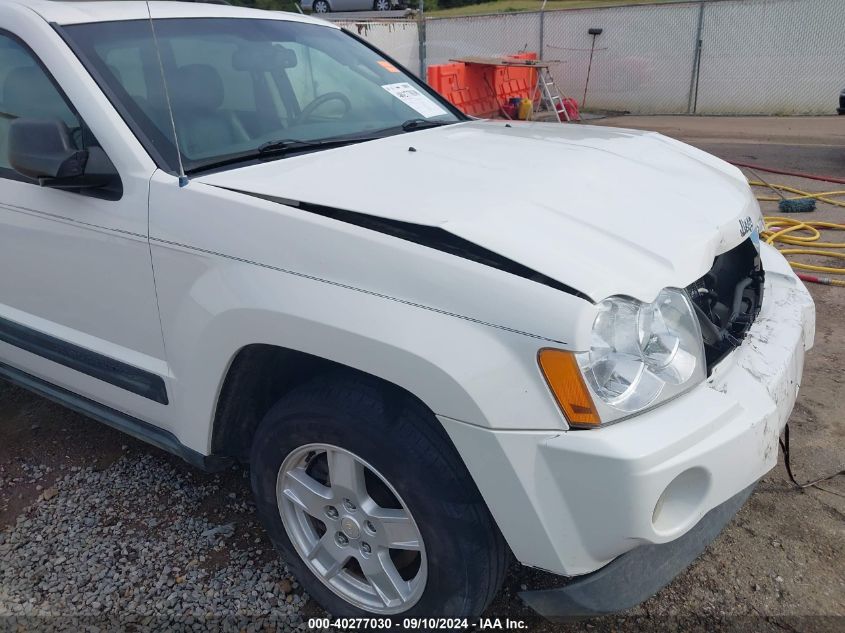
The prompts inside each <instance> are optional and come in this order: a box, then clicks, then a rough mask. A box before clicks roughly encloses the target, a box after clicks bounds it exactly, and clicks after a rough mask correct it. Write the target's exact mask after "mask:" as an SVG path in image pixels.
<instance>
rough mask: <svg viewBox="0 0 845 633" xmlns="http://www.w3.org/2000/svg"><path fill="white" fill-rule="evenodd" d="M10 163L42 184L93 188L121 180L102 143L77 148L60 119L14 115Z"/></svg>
mask: <svg viewBox="0 0 845 633" xmlns="http://www.w3.org/2000/svg"><path fill="white" fill-rule="evenodd" d="M9 164H10V165H11V166H12V169H14V170H15V171H16V172H18V173H19V174H21V175H23V176H26V177H27V178H32V179H34V180H37V181H38V184H39V185H41V186H42V187H55V188H57V189H91V188H100V187H109V186H110V185H113V184H114V183H115V182H116V181H117V182H119V181H120V177H119V176H118V174H117V170H116V169H115V167H114V165H113V164H112V162H111V161H110V160H109V158H108V156H106V153H105V152H104V151H103V150H102V149H101V148H99V147H92V148H90V149H87V150H86V149H81V150H80V149H76V148H74V147H73V144H72V143H71V140H70V131H69V130H68V127H67V125H66V124H65V123H64V121H62V120H60V119H26V118H21V119H15V120H14V121H12V124H11V125H10V126H9Z"/></svg>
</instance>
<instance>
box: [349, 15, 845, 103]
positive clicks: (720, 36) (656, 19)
mask: <svg viewBox="0 0 845 633" xmlns="http://www.w3.org/2000/svg"><path fill="white" fill-rule="evenodd" d="M538 4H539V2H538ZM343 26H346V28H349V29H350V30H352V31H353V32H357V33H359V34H360V35H362V36H363V37H365V38H367V39H369V40H370V41H372V42H373V43H374V44H375V45H376V46H378V47H380V48H383V49H384V50H385V51H387V52H388V53H390V54H391V55H393V56H395V57H396V58H397V59H398V61H400V62H401V63H402V64H404V65H405V66H406V67H407V68H410V69H412V70H414V71H415V72H417V71H418V72H419V73H420V75H421V76H422V77H425V68H426V66H428V65H431V64H446V63H449V61H450V60H452V59H455V58H459V57H467V56H484V57H490V56H499V55H508V54H514V53H521V52H525V51H536V52H539V53H540V56H541V57H542V58H543V59H546V60H553V61H554V63H553V65H552V74H553V75H554V78H555V80H556V83H557V86H558V88H559V89H560V90H561V92H562V93H563V94H565V95H566V96H569V97H573V98H575V99H576V100H577V101H578V102H579V103H582V102H583V101H586V106H587V108H588V109H597V110H615V111H628V112H632V113H638V114H687V113H690V114H692V113H695V114H832V113H833V112H834V111H835V107H836V100H837V96H838V94H839V92H840V91H841V89H842V88H845V0H703V1H690V2H677V3H668V4H643V5H627V6H618V7H604V8H596V9H568V10H562V11H545V12H539V11H538V12H535V13H502V14H497V15H481V16H468V17H460V18H428V19H426V20H425V24H424V28H419V23H418V22H415V21H384V22H349V23H343ZM589 29H602V32H601V34H600V35H597V36H595V37H593V36H592V35H590V34H589V33H588V31H589ZM420 37H422V38H423V41H422V45H423V46H420V44H421V42H420ZM421 50H422V51H423V57H422V59H421V58H420V51H421ZM591 55H592V62H591V61H590V58H591ZM588 69H589V82H588V78H587V74H588ZM585 88H586V99H585Z"/></svg>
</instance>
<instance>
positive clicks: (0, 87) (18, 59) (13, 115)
mask: <svg viewBox="0 0 845 633" xmlns="http://www.w3.org/2000/svg"><path fill="white" fill-rule="evenodd" d="M19 117H27V118H58V119H61V120H62V121H64V122H65V124H67V126H68V128H69V129H70V131H71V139H72V140H73V142H74V143H75V144H76V146H77V148H78V149H81V148H82V145H83V141H82V126H81V125H80V121H79V117H78V116H77V115H76V113H75V112H73V110H71V108H70V107H69V106H68V104H67V102H66V101H65V99H64V97H63V96H62V95H61V93H60V92H59V91H58V89H57V88H56V87H55V85H54V84H53V82H52V81H51V80H50V77H49V76H48V75H47V73H46V72H45V71H44V69H43V68H42V67H41V65H40V64H39V63H38V62H37V60H36V59H35V58H34V57H33V55H32V53H31V52H30V51H29V50H28V49H26V48H25V47H24V46H23V45H22V44H21V43H20V42H18V41H17V40H16V39H14V38H12V37H10V36H8V35H5V34H3V33H0V176H4V177H14V178H16V179H23V177H22V176H19V175H17V174H16V173H15V172H14V171H12V169H11V167H10V165H9V151H8V150H9V148H8V138H9V126H10V125H11V123H12V121H14V120H15V119H17V118H19Z"/></svg>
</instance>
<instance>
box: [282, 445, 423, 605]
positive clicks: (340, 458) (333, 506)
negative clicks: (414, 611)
mask: <svg viewBox="0 0 845 633" xmlns="http://www.w3.org/2000/svg"><path fill="white" fill-rule="evenodd" d="M276 499H277V501H278V505H279V512H280V514H281V517H282V523H283V524H284V526H285V530H286V531H287V534H288V537H289V538H290V540H291V543H293V545H294V547H295V548H296V551H297V553H298V554H299V555H300V557H301V558H302V560H303V561H304V562H305V564H306V565H307V566H308V568H309V569H310V570H311V572H312V573H313V574H314V575H315V576H317V578H319V579H320V580H321V581H322V582H323V584H325V585H326V586H327V587H328V588H329V589H331V590H332V591H333V592H334V593H335V594H337V595H338V596H340V597H341V598H343V599H344V600H346V601H347V602H349V603H350V604H352V605H354V606H356V607H359V608H361V609H364V610H366V611H371V612H376V613H384V614H390V613H400V612H402V611H406V610H407V609H410V608H411V607H412V606H413V605H414V604H416V603H417V601H419V599H420V597H421V596H422V594H423V591H424V590H425V585H426V579H427V575H428V566H427V560H426V552H425V545H424V543H423V540H422V534H421V533H420V530H419V528H418V527H417V524H416V521H415V520H414V518H413V516H412V515H411V512H410V510H408V506H407V505H406V504H405V502H404V501H403V500H402V498H401V497H400V496H399V494H398V493H397V492H396V490H395V489H394V488H393V486H392V485H391V484H390V482H389V481H387V479H386V478H385V477H384V476H383V475H382V474H381V473H379V472H378V471H377V470H376V469H375V468H373V467H372V465H370V464H369V463H368V462H366V461H365V460H363V459H361V458H360V457H358V456H357V455H355V454H354V453H352V452H350V451H348V450H346V449H343V448H340V447H338V446H333V445H331V444H308V445H305V446H301V447H299V448H298V449H296V450H294V451H292V452H291V453H290V454H289V455H288V456H287V457H286V458H285V460H284V462H283V463H282V466H281V468H279V472H278V475H277V478H276Z"/></svg>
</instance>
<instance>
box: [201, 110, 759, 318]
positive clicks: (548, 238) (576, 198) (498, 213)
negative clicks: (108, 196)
mask: <svg viewBox="0 0 845 633" xmlns="http://www.w3.org/2000/svg"><path fill="white" fill-rule="evenodd" d="M410 148H413V149H414V150H416V151H411V149H410ZM198 180H200V181H202V182H205V183H207V184H210V185H216V186H220V187H226V188H229V189H235V190H238V191H243V192H249V193H254V194H258V195H262V196H272V197H278V198H284V199H289V200H297V201H301V202H308V203H312V204H319V205H324V206H329V207H335V208H338V209H344V210H347V211H356V212H359V213H366V214H369V215H373V216H379V217H383V218H390V219H394V220H399V221H403V222H411V223H415V224H422V225H428V226H436V227H440V228H442V229H444V230H446V231H449V232H450V233H453V234H454V235H457V236H459V237H461V238H463V239H466V240H469V241H470V242H473V243H475V244H478V245H479V246H482V247H484V248H487V249H489V250H491V251H494V252H496V253H498V254H500V255H502V256H504V257H507V258H509V259H512V260H514V261H517V262H519V263H521V264H523V265H525V266H527V267H529V268H531V269H533V270H535V271H537V272H540V273H543V274H544V275H547V276H549V277H551V278H553V279H555V280H557V281H559V282H561V283H564V284H566V285H568V286H571V287H573V288H575V289H577V290H579V291H580V292H582V293H584V294H586V295H587V296H589V297H591V298H592V299H594V300H597V301H598V300H601V299H604V298H605V297H608V296H610V295H615V294H625V295H629V296H632V297H636V298H638V299H641V300H643V301H650V300H652V299H654V297H655V296H656V295H657V293H658V292H659V291H660V290H661V289H662V288H664V287H667V286H676V287H683V286H686V285H688V284H689V283H691V282H693V281H694V280H695V279H697V278H699V277H700V276H702V275H703V274H704V273H705V272H706V271H707V270H709V269H710V267H711V265H712V263H713V258H714V257H715V256H716V255H717V254H719V253H721V252H724V251H726V250H728V249H730V248H732V247H733V246H735V245H736V244H738V243H739V242H740V241H741V240H742V239H743V238H744V237H745V234H746V233H747V229H745V230H743V228H742V226H741V224H740V221H741V220H745V219H746V218H749V217H750V218H751V219H752V222H753V223H754V225H755V226H759V222H760V211H759V206H758V205H757V203H756V201H755V199H754V197H753V195H752V194H751V192H750V189H749V187H748V185H747V183H746V181H745V178H743V176H742V173H741V172H740V171H739V170H737V169H735V168H734V167H732V166H731V165H729V164H728V163H725V162H723V161H721V160H719V159H717V158H715V157H713V156H710V155H709V154H706V153H704V152H701V151H699V150H697V149H695V148H693V147H690V146H688V145H684V144H683V143H679V142H678V141H674V140H672V139H669V138H666V137H663V136H661V135H659V134H655V133H651V132H639V131H634V130H619V129H612V128H603V127H593V126H580V125H560V124H540V123H529V124H519V123H511V124H509V125H506V124H505V123H504V122H487V121H473V122H469V123H463V124H459V125H451V126H446V127H442V128H433V129H429V130H423V131H419V132H413V133H408V134H400V135H398V136H392V137H388V138H385V139H380V140H377V141H371V142H366V143H361V144H358V145H351V146H347V147H342V148H338V149H333V150H326V151H320V152H314V153H311V154H305V155H300V156H295V157H291V158H287V159H284V160H277V161H271V162H268V163H265V164H261V165H254V166H250V167H244V168H241V169H233V170H229V171H225V172H221V173H217V174H211V175H206V176H203V177H201V178H199V179H198Z"/></svg>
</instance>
